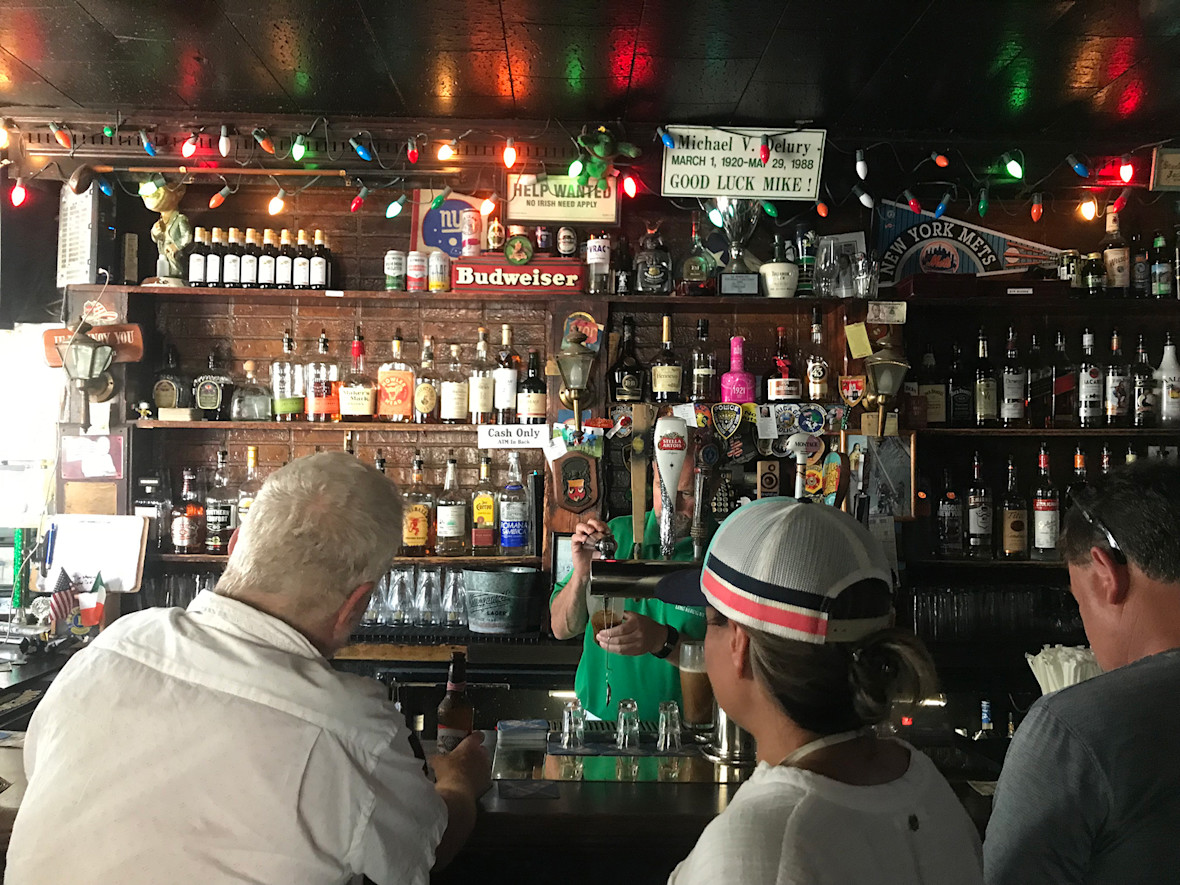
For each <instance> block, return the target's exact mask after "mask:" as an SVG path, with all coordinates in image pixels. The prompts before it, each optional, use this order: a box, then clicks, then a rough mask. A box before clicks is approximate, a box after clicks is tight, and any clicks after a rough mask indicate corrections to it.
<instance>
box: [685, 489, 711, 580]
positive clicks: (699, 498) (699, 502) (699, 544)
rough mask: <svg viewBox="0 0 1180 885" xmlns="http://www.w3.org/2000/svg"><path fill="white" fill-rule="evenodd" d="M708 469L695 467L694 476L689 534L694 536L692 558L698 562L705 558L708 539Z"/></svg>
mask: <svg viewBox="0 0 1180 885" xmlns="http://www.w3.org/2000/svg"><path fill="white" fill-rule="evenodd" d="M707 469H708V468H705V467H694V468H693V473H694V474H695V475H694V476H693V505H692V528H691V529H690V530H689V535H690V536H691V537H692V558H693V559H694V560H695V561H696V562H700V561H702V560H703V559H704V558H705V544H706V542H707V540H708V539H707V538H706V537H705V507H706V504H705V490H706V489H707V488H708V485H709V483H708V481H707V480H706V478H705V471H706V470H707Z"/></svg>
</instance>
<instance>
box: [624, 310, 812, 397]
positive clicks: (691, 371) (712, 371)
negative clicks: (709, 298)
mask: <svg viewBox="0 0 1180 885" xmlns="http://www.w3.org/2000/svg"><path fill="white" fill-rule="evenodd" d="M661 331H662V335H661V343H660V350H659V352H658V353H657V354H656V356H655V357H653V358H652V360H651V363H650V364H645V363H643V362H642V361H641V360H640V359H639V356H638V355H637V354H636V349H635V319H634V317H630V316H625V317H623V339H622V342H621V344H620V347H619V355H618V357H617V359H616V360H615V362H614V365H612V366H611V367H610V370H609V384H610V399H611V400H613V401H614V402H620V403H636V402H654V403H680V402H700V403H715V402H727V403H752V402H759V403H764V402H789V401H801V400H803V399H804V398H806V399H807V400H808V401H816V402H824V401H827V400H829V399H830V398H831V397H830V391H829V376H828V358H827V355H826V352H825V348H824V337H823V323H822V319H821V316H820V312H819V310H818V309H815V310H813V312H812V316H811V345H810V347H809V348H808V349H807V350H806V352H805V353H803V354H799V355H798V362H796V361H795V360H794V359H793V358H792V355H791V347H790V343H789V341H788V339H787V329H786V327H785V326H779V327H778V330H777V331H778V338H777V341H776V344H775V351H774V354H773V355H772V356H771V359H770V364H769V365H768V366H767V367H766V369H765V371H764V372H763V373H762V374H761V375H760V376H759V377H757V378H756V377H755V375H754V374H753V373H752V372H749V371H747V370H746V366H745V339H744V338H743V337H742V336H741V335H734V336H732V337H731V338H730V339H729V371H728V372H724V373H722V372H720V371H719V361H718V357H717V352H716V350H715V349H714V346H713V344H712V342H711V341H710V339H709V321H708V320H706V319H698V320H697V330H696V332H697V334H696V341H695V343H694V344H693V347H692V350H691V352H690V353H689V355H688V357H687V358H685V357H684V356H682V355H681V354H680V352H679V351H678V350H677V348H676V347H675V346H674V345H673V343H672V315H671V314H664V316H663V323H662V330H661ZM799 366H801V367H802V372H800V371H799V368H798V367H799Z"/></svg>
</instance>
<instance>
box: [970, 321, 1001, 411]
mask: <svg viewBox="0 0 1180 885" xmlns="http://www.w3.org/2000/svg"><path fill="white" fill-rule="evenodd" d="M998 403H999V385H998V384H997V383H996V367H995V365H994V364H993V363H992V361H991V358H990V357H989V356H988V355H987V335H985V334H984V331H983V329H980V330H979V357H978V359H977V360H976V361H975V426H976V427H994V426H995V425H996V424H997V423H998V421H999V409H998Z"/></svg>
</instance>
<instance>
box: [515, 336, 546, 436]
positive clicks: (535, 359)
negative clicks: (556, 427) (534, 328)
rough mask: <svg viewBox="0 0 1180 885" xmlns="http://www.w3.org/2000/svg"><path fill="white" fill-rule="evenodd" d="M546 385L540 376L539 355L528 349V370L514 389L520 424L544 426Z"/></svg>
mask: <svg viewBox="0 0 1180 885" xmlns="http://www.w3.org/2000/svg"><path fill="white" fill-rule="evenodd" d="M546 387H547V385H546V384H545V378H544V376H543V375H542V374H541V355H540V354H539V353H537V349H536V348H535V347H530V348H529V362H528V369H526V371H525V377H524V378H522V379H521V381H520V383H519V384H518V385H517V387H516V391H517V393H516V409H515V410H514V411H515V413H516V420H517V421H519V422H520V423H521V424H544V423H545V422H546V420H548V418H547V414H548V411H549V403H548V397H547V395H546V393H547V391H546Z"/></svg>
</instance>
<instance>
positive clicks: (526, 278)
mask: <svg viewBox="0 0 1180 885" xmlns="http://www.w3.org/2000/svg"><path fill="white" fill-rule="evenodd" d="M585 279H586V265H584V264H582V263H581V262H580V261H577V260H574V259H569V258H541V259H534V260H533V261H531V262H529V263H528V264H511V263H510V262H509V261H508V260H507V259H506V258H504V257H503V256H499V255H497V256H492V257H488V256H480V257H477V258H456V259H455V260H454V261H453V262H452V263H451V288H452V289H456V290H463V289H516V288H529V289H540V290H542V291H549V292H555V293H556V292H581V291H582V290H583V289H584V288H585Z"/></svg>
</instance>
